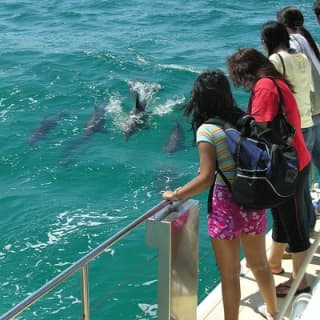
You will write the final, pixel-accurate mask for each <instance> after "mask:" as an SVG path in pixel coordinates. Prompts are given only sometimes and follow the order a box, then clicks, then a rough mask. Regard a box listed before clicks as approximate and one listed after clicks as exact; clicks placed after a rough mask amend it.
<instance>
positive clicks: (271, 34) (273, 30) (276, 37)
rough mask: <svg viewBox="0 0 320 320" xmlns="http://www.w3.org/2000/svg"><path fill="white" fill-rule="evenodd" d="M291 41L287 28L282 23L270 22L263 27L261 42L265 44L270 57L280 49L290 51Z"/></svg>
mask: <svg viewBox="0 0 320 320" xmlns="http://www.w3.org/2000/svg"><path fill="white" fill-rule="evenodd" d="M289 39H290V36H289V33H288V31H287V28H286V26H285V25H284V24H282V23H280V22H277V21H269V22H267V23H265V24H264V25H263V26H262V29H261V40H262V41H263V42H264V43H265V45H266V49H267V51H268V55H269V56H270V55H272V54H273V53H275V52H277V50H279V49H285V50H287V49H289V48H290V43H289Z"/></svg>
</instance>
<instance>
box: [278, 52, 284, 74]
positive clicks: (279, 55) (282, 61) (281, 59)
mask: <svg viewBox="0 0 320 320" xmlns="http://www.w3.org/2000/svg"><path fill="white" fill-rule="evenodd" d="M277 56H278V57H279V58H280V61H281V64H282V70H283V75H284V76H286V65H285V63H284V60H283V58H282V56H281V54H280V53H279V52H277Z"/></svg>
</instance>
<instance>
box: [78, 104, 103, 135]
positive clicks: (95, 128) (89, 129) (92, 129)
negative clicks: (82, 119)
mask: <svg viewBox="0 0 320 320" xmlns="http://www.w3.org/2000/svg"><path fill="white" fill-rule="evenodd" d="M106 112H107V110H106V105H104V104H102V105H100V106H95V107H94V110H93V112H92V114H91V117H90V118H89V120H88V121H87V123H86V125H85V127H84V128H83V135H84V136H85V137H89V136H91V135H93V134H94V133H96V132H99V131H100V132H101V131H104V130H103V125H104V123H105V115H106Z"/></svg>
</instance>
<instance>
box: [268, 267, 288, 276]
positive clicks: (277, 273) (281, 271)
mask: <svg viewBox="0 0 320 320" xmlns="http://www.w3.org/2000/svg"><path fill="white" fill-rule="evenodd" d="M271 271H272V270H271ZM283 273H285V271H284V269H283V268H281V270H280V271H278V272H274V271H272V274H275V275H280V274H283Z"/></svg>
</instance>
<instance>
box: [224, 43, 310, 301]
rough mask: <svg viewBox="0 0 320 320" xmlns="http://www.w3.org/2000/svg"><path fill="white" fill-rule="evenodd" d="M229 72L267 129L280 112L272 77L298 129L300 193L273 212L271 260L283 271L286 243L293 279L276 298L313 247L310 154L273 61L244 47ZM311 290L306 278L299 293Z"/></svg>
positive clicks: (295, 109) (290, 96)
mask: <svg viewBox="0 0 320 320" xmlns="http://www.w3.org/2000/svg"><path fill="white" fill-rule="evenodd" d="M228 69H229V75H230V78H231V80H232V81H233V83H234V85H235V86H237V87H243V88H244V89H247V90H248V89H249V90H251V97H250V102H249V106H248V112H249V113H250V114H251V115H252V116H253V117H254V118H255V119H256V121H257V122H259V123H261V124H262V125H265V126H270V123H271V121H272V120H273V119H274V118H275V117H276V115H277V114H278V112H279V102H280V97H279V94H278V91H277V87H276V86H275V84H274V83H273V81H272V80H271V79H270V78H273V79H275V80H276V83H277V84H278V86H279V88H280V91H281V94H282V98H283V104H284V110H285V113H286V116H287V118H288V121H289V122H290V123H291V124H292V125H293V126H294V128H295V129H296V134H295V136H294V139H293V142H292V144H293V145H294V147H295V148H296V151H297V154H298V159H299V180H298V188H297V192H296V194H295V196H294V197H292V198H291V199H290V200H288V201H287V202H286V203H285V204H283V205H281V206H279V207H277V208H274V209H272V210H271V211H272V218H273V228H272V240H273V241H272V246H271V252H270V255H269V258H268V260H269V264H270V266H271V269H273V270H275V269H279V270H281V258H282V254H283V252H284V250H285V247H286V244H287V243H288V245H289V248H290V251H291V253H292V260H293V263H292V265H293V266H292V276H291V278H290V279H289V280H288V281H286V282H284V283H281V284H280V285H278V286H277V288H276V291H277V296H278V297H285V296H286V295H287V293H288V291H289V289H290V286H291V283H292V281H293V279H294V278H295V277H296V275H297V273H298V271H299V269H300V267H301V265H302V263H303V260H304V258H305V256H306V253H307V250H308V248H309V247H310V242H309V231H308V227H307V226H306V224H305V223H304V221H305V220H304V219H303V216H304V197H303V190H304V187H305V185H306V183H307V177H308V174H309V171H310V161H311V155H310V153H309V151H308V149H307V147H306V145H305V143H304V139H303V135H302V131H301V121H300V114H299V111H298V107H297V104H296V100H295V98H294V96H293V93H292V91H293V88H292V86H291V84H290V83H289V82H288V81H287V80H286V79H285V78H284V76H283V75H282V74H281V73H279V72H278V71H277V70H276V68H275V67H274V65H273V64H272V62H270V60H269V59H268V58H267V57H266V56H264V55H263V54H262V53H261V52H259V51H258V50H255V49H253V48H244V49H240V50H239V51H238V52H236V53H235V54H233V55H232V56H231V57H229V58H228ZM309 291H310V287H309V286H308V284H307V279H306V277H305V276H304V277H303V279H302V281H301V282H300V284H299V287H298V290H297V291H296V294H298V293H301V292H309Z"/></svg>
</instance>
